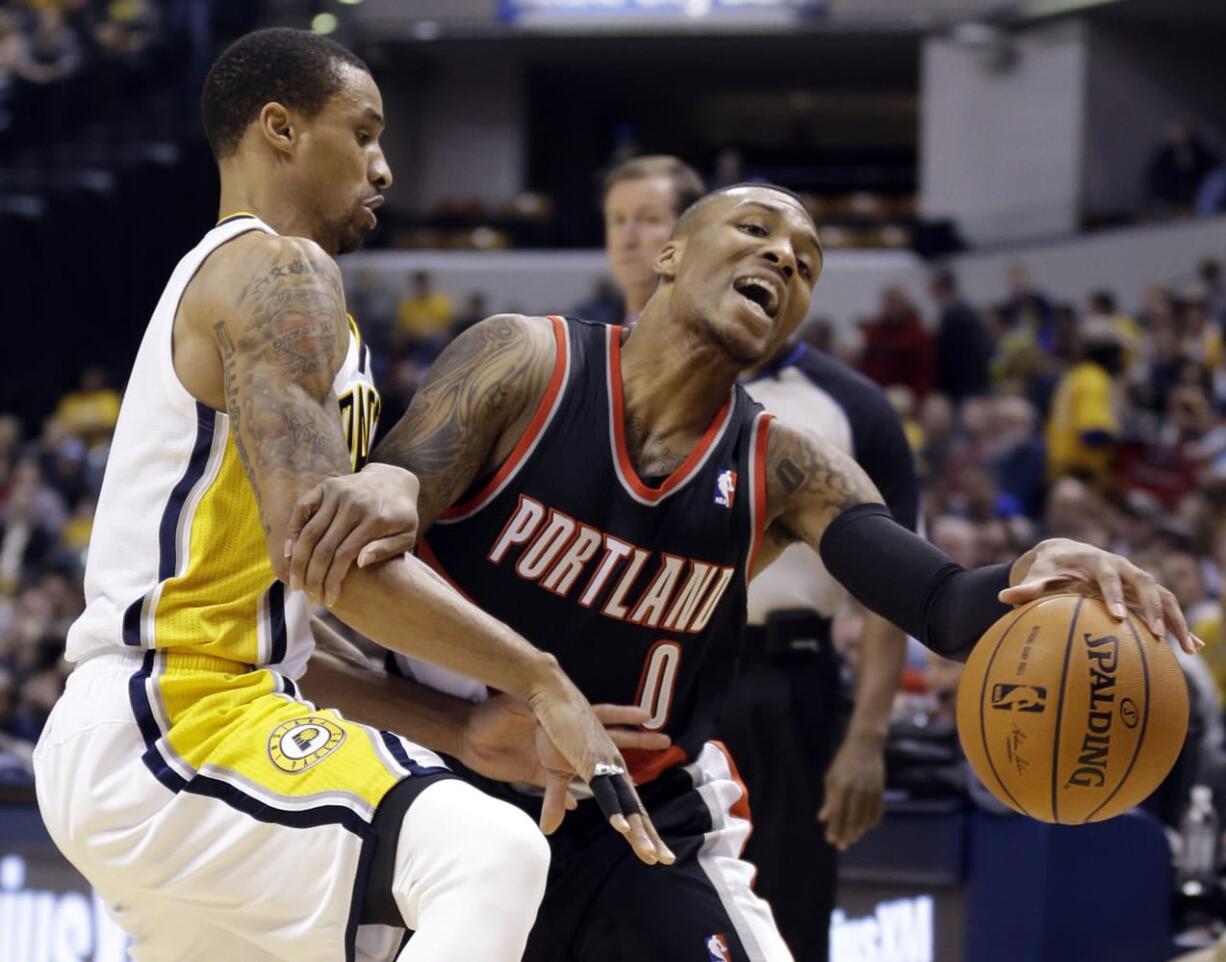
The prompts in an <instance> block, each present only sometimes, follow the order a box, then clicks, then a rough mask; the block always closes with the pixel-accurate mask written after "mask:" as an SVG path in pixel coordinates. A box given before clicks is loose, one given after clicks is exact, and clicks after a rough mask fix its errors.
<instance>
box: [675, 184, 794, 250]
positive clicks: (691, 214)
mask: <svg viewBox="0 0 1226 962" xmlns="http://www.w3.org/2000/svg"><path fill="white" fill-rule="evenodd" d="M746 187H753V188H755V189H757V190H769V191H771V192H773V193H776V194H784V195H785V196H787V197H791V198H792V200H794V201H796V206H797V207H799V208H800V209H801V210H803V211H804V212H805V216H806V217H808V218H809V220H810V221H811V222H812V223H813V226H814V228H815V229H816V227H817V222H816V221H815V220H813V215H812V214H811V213H809V208H808V207H806V206H805V201H804V198H803V197H801V196H800V195H799V194H798V193H796V192H795V191H793V190H788V189H787V188H786V187H780V186H779V185H778V184H768V183H762V182H758V181H748V180H747V181H742V182H741V183H738V184H729V185H728V186H727V187H720V188H719V189H718V190H713V191H711V192H710V193H709V194H704V195H703V196H701V197H699V198H698V199H697V200H696V201H694V203H692V204H690V206H689V207H687V208H686V209H685V210H683V211H682V212H681V217H680V218H679V219H678V220H677V226H676V227H675V228H673V236H674V237H678V236H680V235H682V234H685V233H687V232H688V231H689V230H690V228H692V227H693V226H694V221H695V218H696V217H697V216H698V214H699V212H700V211H702V209H703V208H704V207H706V206H707V205H708V204H710V203H711V202H712V201H715V200H718V199H719V198H720V197H723V196H724V194H727V193H729V192H730V191H734V190H742V189H744V188H746Z"/></svg>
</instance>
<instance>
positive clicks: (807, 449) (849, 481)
mask: <svg viewBox="0 0 1226 962" xmlns="http://www.w3.org/2000/svg"><path fill="white" fill-rule="evenodd" d="M881 500H882V499H881V495H880V494H879V493H878V492H877V488H876V487H875V486H874V485H873V482H872V481H871V480H869V477H868V475H867V474H865V473H864V469H863V468H861V467H860V465H858V464H856V462H855V461H854V460H852V459H851V458H850V457H848V456H847V455H846V454H844V453H843V452H842V451H840V450H838V448H836V447H834V446H833V445H831V444H829V443H827V442H826V441H823V440H822V439H821V438H819V437H818V436H817V435H815V434H813V433H812V432H811V431H807V430H805V429H804V428H802V427H798V426H796V425H791V424H786V423H783V422H780V421H777V420H776V421H773V422H772V423H771V426H770V434H769V436H768V440H767V450H766V515H767V527H766V533H765V537H764V538H763V542H762V548H761V550H760V551H759V553H758V562H757V565H756V567H755V570H754V572H753V573H754V574H755V575H756V574H757V573H758V572H759V571H761V570H762V569H763V568H765V567H767V565H769V564H770V563H771V562H772V561H773V560H774V559H775V558H776V557H778V555H779V554H780V552H782V551H783V549H784V548H786V547H787V546H788V545H789V544H792V543H794V542H797V541H802V542H804V543H806V544H808V545H809V546H811V547H812V548H813V549H814V550H817V548H818V546H819V545H820V544H821V540H822V534H823V533H824V532H825V530H826V527H827V525H829V524H830V522H831V521H833V520H834V519H835V518H836V517H838V515H840V514H842V513H843V512H844V511H846V510H847V509H848V508H852V507H854V506H856V505H858V504H868V503H881Z"/></svg>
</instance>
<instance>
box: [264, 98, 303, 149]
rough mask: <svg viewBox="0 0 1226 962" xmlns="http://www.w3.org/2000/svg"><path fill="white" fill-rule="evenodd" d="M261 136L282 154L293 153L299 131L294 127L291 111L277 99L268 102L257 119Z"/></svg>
mask: <svg viewBox="0 0 1226 962" xmlns="http://www.w3.org/2000/svg"><path fill="white" fill-rule="evenodd" d="M256 126H257V128H258V129H259V132H260V136H261V137H263V138H264V140H265V141H266V142H267V143H268V144H270V145H271V146H272V148H273V149H274V150H276V151H277V152H278V153H282V154H292V153H293V152H294V148H295V146H296V145H297V140H298V136H297V134H298V132H297V131H296V130H295V129H294V125H293V122H292V118H291V117H290V112H289V110H287V109H286V108H285V107H283V106H282V105H281V104H279V103H277V102H276V101H275V100H274V101H271V102H269V103H266V104H265V105H264V106H263V108H261V110H260V116H259V118H258V119H257V120H256Z"/></svg>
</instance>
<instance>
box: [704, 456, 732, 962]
mask: <svg viewBox="0 0 1226 962" xmlns="http://www.w3.org/2000/svg"><path fill="white" fill-rule="evenodd" d="M734 477H735V475H734ZM707 962H732V952H730V951H729V949H728V936H726V935H724V934H723V933H722V932H717V933H716V934H715V935H708V936H707Z"/></svg>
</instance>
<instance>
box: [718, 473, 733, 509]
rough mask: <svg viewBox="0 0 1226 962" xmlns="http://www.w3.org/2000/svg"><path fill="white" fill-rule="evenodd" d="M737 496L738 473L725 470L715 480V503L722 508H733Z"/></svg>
mask: <svg viewBox="0 0 1226 962" xmlns="http://www.w3.org/2000/svg"><path fill="white" fill-rule="evenodd" d="M735 496H736V472H735V471H733V470H732V469H731V468H725V469H724V470H723V471H721V472H720V473H719V477H718V478H716V479H715V503H716V504H718V505H719V506H720V507H721V508H731V507H732V499H733V498H734V497H735Z"/></svg>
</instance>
